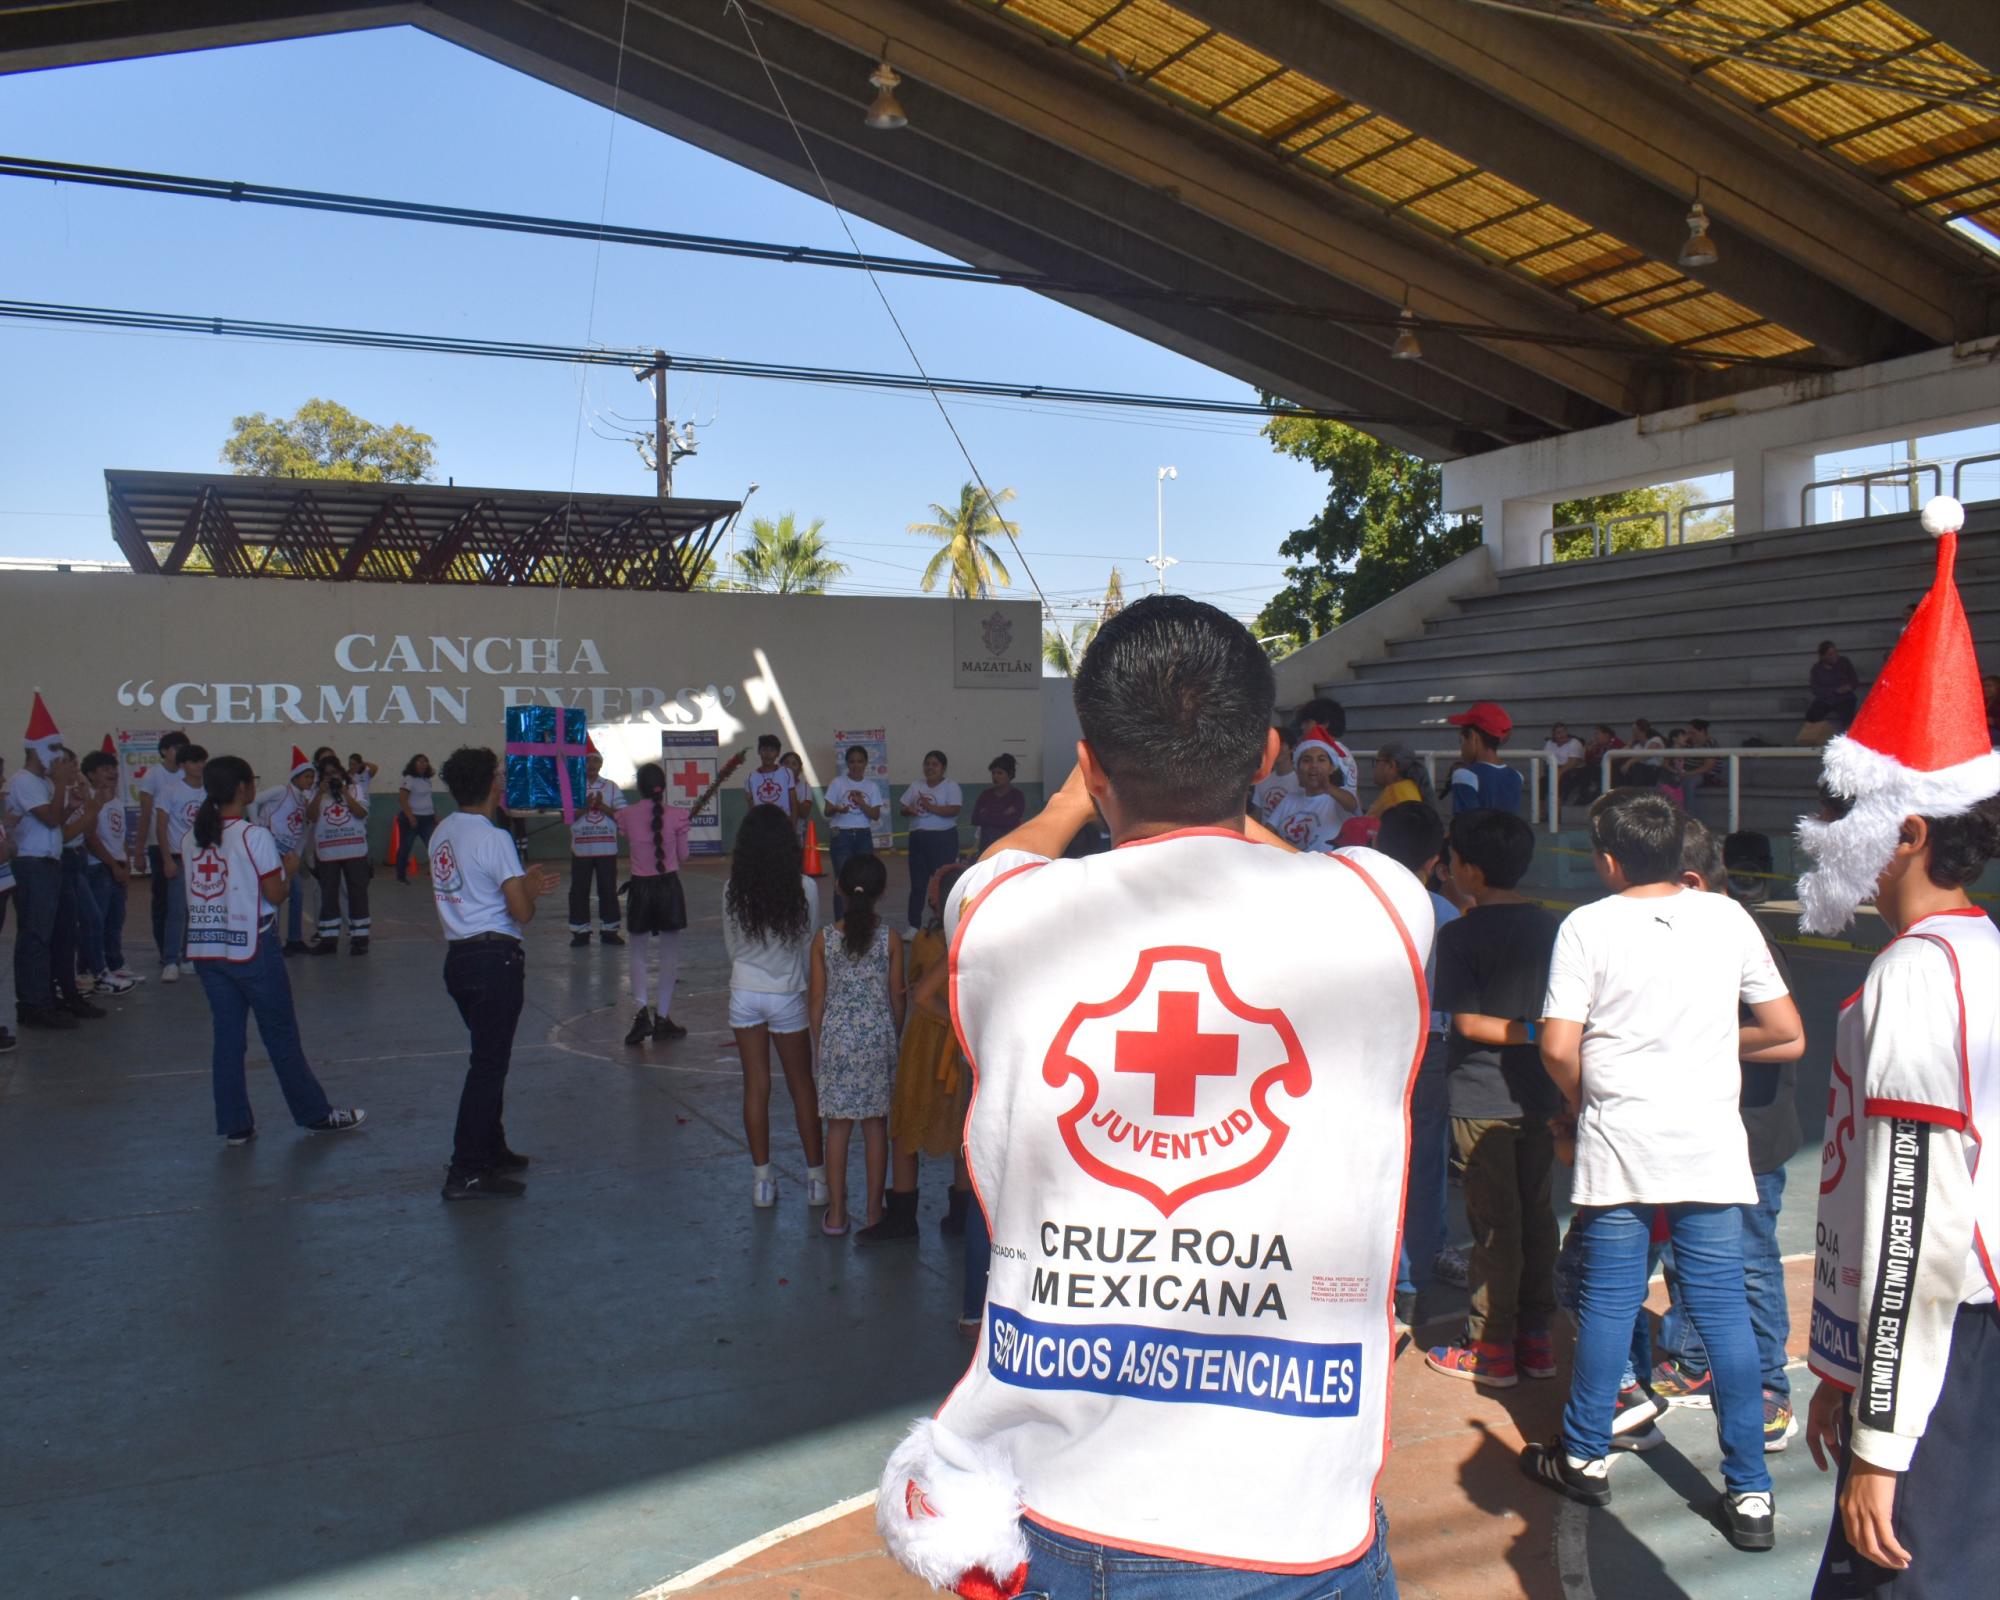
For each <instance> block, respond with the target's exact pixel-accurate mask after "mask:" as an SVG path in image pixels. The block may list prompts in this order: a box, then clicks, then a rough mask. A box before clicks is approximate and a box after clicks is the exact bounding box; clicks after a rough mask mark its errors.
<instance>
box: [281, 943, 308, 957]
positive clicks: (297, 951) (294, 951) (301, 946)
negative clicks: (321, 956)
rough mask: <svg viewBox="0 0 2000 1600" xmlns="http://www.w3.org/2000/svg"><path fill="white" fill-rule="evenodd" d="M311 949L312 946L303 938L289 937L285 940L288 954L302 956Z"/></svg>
mask: <svg viewBox="0 0 2000 1600" xmlns="http://www.w3.org/2000/svg"><path fill="white" fill-rule="evenodd" d="M311 949H312V946H311V945H309V944H307V943H306V942H305V940H303V939H287V940H286V941H285V954H286V955H288V956H302V955H305V954H306V953H307V952H308V951H310V950H311Z"/></svg>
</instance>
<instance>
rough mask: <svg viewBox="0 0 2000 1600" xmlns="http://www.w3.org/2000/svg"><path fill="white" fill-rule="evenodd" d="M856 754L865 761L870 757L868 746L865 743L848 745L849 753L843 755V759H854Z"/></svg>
mask: <svg viewBox="0 0 2000 1600" xmlns="http://www.w3.org/2000/svg"><path fill="white" fill-rule="evenodd" d="M856 756H859V757H860V758H861V759H862V760H863V761H866V760H867V759H868V746H866V745H865V744H851V745H849V746H848V747H847V754H846V755H844V756H842V757H841V760H843V761H852V760H853V759H854V758H855V757H856Z"/></svg>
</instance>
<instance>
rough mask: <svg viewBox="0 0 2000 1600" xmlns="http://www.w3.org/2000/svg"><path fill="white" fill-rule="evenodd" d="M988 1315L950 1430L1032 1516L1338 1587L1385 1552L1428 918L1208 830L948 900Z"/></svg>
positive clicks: (1371, 859) (1425, 1006) (1021, 872)
mask: <svg viewBox="0 0 2000 1600" xmlns="http://www.w3.org/2000/svg"><path fill="white" fill-rule="evenodd" d="M946 927H947V930H948V931H950V932H952V934H953V943H952V958H951V960H952V968H951V975H952V981H951V1002H952V1014H953V1016H954V1018H955V1019H956V1022H957V1026H958V1033H959V1039H960V1042H961V1044H962V1046H963V1048H964V1050H965V1053H966V1056H967V1058H968V1060H970V1061H971V1063H972V1066H973V1072H974V1082H975V1086H976V1087H975V1092H974V1096H973V1101H972V1111H971V1114H970V1117H969V1119H968V1123H967V1155H968V1161H969V1165H970V1168H971V1173H972V1179H973V1184H974V1186H975V1188H976V1190H977V1191H978V1195H979V1198H980V1203H981V1204H982V1206H983V1207H984V1208H985V1210H986V1213H987V1215H988V1218H989V1219H990V1222H991V1226H992V1237H993V1269H992V1277H991V1280H990V1284H989V1287H988V1291H987V1306H986V1318H985V1322H984V1324H983V1326H982V1328H981V1331H980V1335H979V1342H978V1345H977V1348H976V1354H975V1355H974V1358H973V1362H972V1366H971V1369H970V1371H969V1372H968V1373H967V1374H966V1377H965V1379H964V1380H963V1381H962V1382H961V1383H960V1384H959V1386H958V1388H957V1389H956V1390H955V1391H953V1393H952V1396H951V1398H950V1399H949V1400H948V1401H946V1403H945V1405H944V1408H943V1410H942V1411H941V1412H940V1413H939V1418H938V1420H939V1421H940V1423H941V1424H943V1425H944V1426H945V1427H947V1428H949V1429H951V1430H952V1431H953V1432H955V1433H957V1434H960V1435H963V1436H966V1437H969V1438H973V1439H977V1440H980V1441H982V1442H984V1443H985V1444H987V1445H989V1446H992V1447H994V1448H996V1449H998V1450H1000V1451H1002V1452H1004V1453H1005V1455H1006V1456H1007V1457H1008V1458H1009V1461H1010V1464H1011V1466H1012V1469H1013V1470H1014V1472H1016V1473H1018V1475H1019V1478H1020V1483H1021V1501H1022V1505H1023V1509H1024V1512H1025V1514H1026V1515H1027V1516H1028V1517H1030V1518H1031V1519H1033V1520H1035V1521H1038V1522H1041V1523H1043V1524H1044V1525H1046V1526H1049V1527H1052V1528H1056V1529H1059V1530H1063V1531H1066V1532H1069V1533H1072V1534H1074V1535H1076V1536H1077V1537H1080V1538H1083V1539H1086V1540H1090V1541H1093V1542H1100V1543H1104V1544H1110V1545H1115V1546H1118V1547H1120V1548H1123V1549H1128V1550H1138V1551H1144V1552H1149V1553H1153V1554H1158V1555H1164V1556H1168V1557H1172V1558H1175V1559H1179V1560H1187V1561H1198V1562H1205V1563H1209V1564H1215V1565H1231V1566H1241V1567H1248V1568H1254V1569H1258V1570H1289V1571H1319V1570H1324V1569H1326V1568H1330V1567H1336V1566H1340V1565H1342V1564H1344V1563H1347V1562H1349V1561H1352V1560H1354V1559H1355V1558H1356V1557H1357V1556H1359V1555H1360V1554H1361V1553H1362V1552H1363V1551H1365V1550H1366V1549H1367V1548H1368V1547H1369V1545H1370V1543H1371V1542H1372V1540H1373V1538H1374V1496H1375V1480H1376V1477H1377V1475H1378V1474H1379V1473H1380V1471H1381V1468H1382V1462H1383V1457H1384V1453H1385V1451H1386V1449H1387V1433H1388V1422H1389V1367H1390V1362H1391V1359H1392V1357H1393V1350H1394V1346H1393V1339H1392V1328H1391V1321H1392V1315H1393V1306H1394V1294H1395V1279H1396V1250H1397V1237H1398V1229H1399V1227H1400V1222H1401V1217H1402V1205H1403V1187H1404V1182H1405V1177H1406V1173H1407V1169H1408V1165H1409V1120H1408V1107H1409V1089H1410V1084H1411V1082H1412V1079H1413V1077H1414V1075H1415V1072H1416V1069H1417V1065H1418V1062H1419V1060H1420V1058H1421V1056H1422V1054H1423V1047H1424V1042H1425V1033H1426V1030H1427V1028H1428V1025H1429V996H1428V994H1427V993H1426V990H1425V986H1424V975H1423V974H1424V961H1425V958H1426V957H1427V955H1428V954H1429V951H1430V944H1431V931H1432V930H1431V907H1430V899H1429V896H1428V895H1426V894H1425V892H1424V890H1423V888H1422V886H1421V885H1420V884H1418V882H1417V881H1416V879H1415V878H1414V877H1412V876H1411V875H1410V874H1409V873H1408V872H1406V871H1405V870H1404V869H1403V868H1402V867H1400V866H1398V865H1396V864H1395V863H1394V862H1392V861H1390V860H1389V858H1388V857H1386V856H1383V855H1380V854H1378V853H1377V852H1375V851H1373V850H1353V851H1342V852H1339V853H1337V854H1334V855H1330V856H1329V855H1316V856H1299V855H1293V854H1290V853H1288V852H1285V851H1281V850H1276V849H1272V848H1270V847H1268V846H1263V845H1258V844H1255V843H1252V842H1251V841H1249V840H1247V839H1245V838H1244V837H1243V836H1242V835H1240V834H1232V833H1228V832H1226V831H1223V830H1220V829H1195V830H1191V831H1188V832H1184V833H1178V834H1170V835H1167V836H1164V837H1162V838H1158V839H1151V840H1145V841H1141V842H1137V843H1132V844H1127V845H1125V846H1123V847H1121V848H1119V849H1116V850H1113V851H1111V852H1109V853H1107V854H1103V855H1097V856H1091V857H1088V858H1085V859H1083V860H1077V861H1071V860H1062V861H1044V860H1043V859H1041V858H1040V857H1037V856H1031V855H1025V854H1022V853H1020V852H1003V853H1002V854H1000V855H998V856H995V857H993V858H991V859H989V860H987V861H985V862H982V863H981V864H979V865H978V866H975V867H973V868H971V869H970V870H969V871H968V872H967V873H966V874H965V875H964V877H962V878H961V879H960V880H959V883H958V886H957V888H956V889H955V890H954V893H953V896H952V900H951V903H950V905H949V906H948V908H947V913H946Z"/></svg>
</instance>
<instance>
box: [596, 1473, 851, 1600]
mask: <svg viewBox="0 0 2000 1600" xmlns="http://www.w3.org/2000/svg"><path fill="white" fill-rule="evenodd" d="M874 1503H875V1491H874V1490H873V1489H870V1490H869V1491H868V1492H867V1493H866V1494H857V1495H854V1496H852V1497H851V1498H849V1499H846V1500H842V1501H840V1502H839V1503H838V1504H837V1505H830V1506H828V1507H827V1508H826V1509H825V1510H824V1511H815V1512H813V1513H812V1514H811V1515H809V1516H804V1517H800V1518H798V1519H797V1520H796V1521H794V1522H788V1523H786V1524H785V1525H784V1526H783V1527H781V1528H773V1529H772V1530H771V1531H770V1532H769V1533H760V1534H758V1535H757V1537H756V1538H754V1539H746V1540H745V1541H744V1542H743V1543H742V1544H739V1545H737V1546H736V1547H735V1548H734V1549H733V1550H725V1551H723V1552H722V1554H721V1555H719V1556H716V1557H714V1558H713V1559H712V1560H709V1561H704V1562H703V1563H702V1564H701V1565H700V1566H698V1567H689V1568H688V1569H687V1571H685V1572H680V1573H676V1574H675V1575H674V1576H673V1577H671V1578H669V1579H667V1580H666V1582H664V1583H657V1584H655V1585H653V1587H652V1588H650V1589H647V1590H645V1591H644V1592H643V1593H641V1594H638V1595H635V1596H633V1600H665V1597H666V1596H668V1595H674V1594H685V1593H686V1592H687V1591H688V1590H690V1589H692V1588H694V1587H695V1586H696V1585H697V1584H702V1583H706V1582H708V1580H709V1579H710V1578H714V1577H718V1576H720V1575H721V1574H722V1573H725V1572H727V1571H728V1570H729V1569H730V1568H731V1567H733V1566H737V1565H739V1564H740V1563H742V1562H745V1561H748V1560H749V1559H750V1558H751V1557H752V1556H754V1555H758V1554H761V1553H762V1552H763V1551H766V1550H769V1549H770V1548H771V1547H772V1546H773V1545H780V1544H783V1543H784V1542H785V1541H786V1540H787V1539H792V1538H796V1537H797V1536H798V1535H799V1534H802V1533H810V1532H811V1531H812V1530H813V1529H814V1528H823V1527H825V1526H826V1524H828V1523H829V1522H838V1521H839V1520H840V1519H841V1518H842V1517H844V1516H846V1515H848V1514H849V1513H850V1512H854V1511H859V1510H860V1509H861V1508H862V1507H863V1506H872V1505H873V1504H874Z"/></svg>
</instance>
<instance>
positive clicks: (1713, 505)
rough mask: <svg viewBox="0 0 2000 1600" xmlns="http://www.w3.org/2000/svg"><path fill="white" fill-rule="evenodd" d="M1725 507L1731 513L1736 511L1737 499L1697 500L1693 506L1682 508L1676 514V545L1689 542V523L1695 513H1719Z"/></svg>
mask: <svg viewBox="0 0 2000 1600" xmlns="http://www.w3.org/2000/svg"><path fill="white" fill-rule="evenodd" d="M1724 506H1728V507H1729V509H1730V510H1731V511H1734V510H1735V509H1736V500H1735V497H1734V496H1731V497H1730V498H1729V499H1727V500H1697V501H1696V502H1695V503H1694V504H1693V505H1691V506H1682V507H1681V508H1680V510H1678V511H1676V512H1675V513H1674V543H1675V544H1686V543H1687V542H1688V534H1687V521H1688V518H1689V516H1691V515H1692V514H1693V513H1695V512H1697V511H1719V510H1721V509H1722V508H1723V507H1724ZM1704 542H1706V541H1704Z"/></svg>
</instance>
